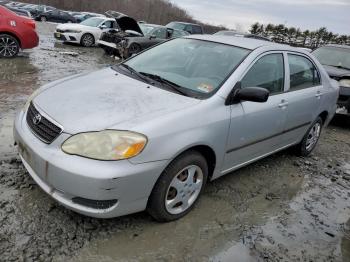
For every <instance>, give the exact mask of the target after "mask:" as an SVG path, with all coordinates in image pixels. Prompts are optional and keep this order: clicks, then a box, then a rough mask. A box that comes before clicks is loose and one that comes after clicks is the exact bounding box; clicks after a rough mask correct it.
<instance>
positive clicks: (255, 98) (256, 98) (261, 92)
mask: <svg viewBox="0 0 350 262" xmlns="http://www.w3.org/2000/svg"><path fill="white" fill-rule="evenodd" d="M269 96H270V92H269V91H268V90H267V89H265V88H261V87H245V88H243V89H238V90H237V91H236V92H235V94H234V98H235V99H234V100H236V101H250V102H257V103H265V102H266V101H267V100H268V99H269Z"/></svg>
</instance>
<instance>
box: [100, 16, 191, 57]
mask: <svg viewBox="0 0 350 262" xmlns="http://www.w3.org/2000/svg"><path fill="white" fill-rule="evenodd" d="M106 15H107V16H109V17H113V18H115V19H116V21H117V24H118V28H116V29H111V30H109V31H108V32H105V33H103V34H102V36H101V38H100V41H98V44H99V46H100V47H101V48H103V49H104V51H105V52H106V54H108V55H115V56H117V57H119V58H122V59H124V58H129V57H131V56H132V55H134V54H137V53H139V52H141V51H143V50H144V49H147V48H149V47H151V46H154V45H156V44H159V43H161V42H164V41H166V40H168V39H171V38H177V37H182V36H186V35H189V33H187V32H185V31H182V30H174V29H172V28H167V27H165V26H161V25H154V24H145V23H138V22H137V21H136V20H135V19H133V18H131V17H129V16H127V15H124V14H122V13H118V12H114V11H108V12H106Z"/></svg>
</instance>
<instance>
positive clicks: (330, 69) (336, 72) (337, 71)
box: [324, 65, 350, 79]
mask: <svg viewBox="0 0 350 262" xmlns="http://www.w3.org/2000/svg"><path fill="white" fill-rule="evenodd" d="M324 68H325V69H326V71H327V73H328V75H329V76H330V77H331V78H336V79H339V78H342V77H345V76H349V77H350V70H347V69H343V68H337V67H335V66H327V65H324Z"/></svg>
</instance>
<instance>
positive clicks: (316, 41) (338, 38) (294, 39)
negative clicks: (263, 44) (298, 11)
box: [249, 23, 350, 49]
mask: <svg viewBox="0 0 350 262" xmlns="http://www.w3.org/2000/svg"><path fill="white" fill-rule="evenodd" d="M249 31H250V33H252V34H256V35H260V36H264V37H268V38H269V39H271V40H272V41H274V42H277V43H281V44H288V45H291V46H296V47H307V48H311V49H315V48H317V47H319V46H322V45H327V44H339V45H350V36H348V35H339V34H335V33H333V32H329V31H328V30H327V28H325V27H321V28H320V29H318V30H315V31H310V30H305V31H302V30H301V29H300V28H295V27H286V26H285V25H283V24H279V25H274V24H267V25H264V24H259V23H255V24H253V25H252V26H251V28H250V30H249Z"/></svg>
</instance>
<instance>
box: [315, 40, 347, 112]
mask: <svg viewBox="0 0 350 262" xmlns="http://www.w3.org/2000/svg"><path fill="white" fill-rule="evenodd" d="M313 54H314V55H315V56H316V57H317V58H318V59H319V61H320V63H321V64H322V65H323V66H324V67H325V69H326V71H327V73H328V74H329V76H330V77H331V78H332V79H334V80H335V81H337V82H338V83H339V85H340V91H339V100H338V106H339V108H338V111H337V112H338V113H342V114H347V115H349V116H350V47H349V46H345V45H327V46H324V47H320V48H318V49H316V50H315V51H314V52H313Z"/></svg>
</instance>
